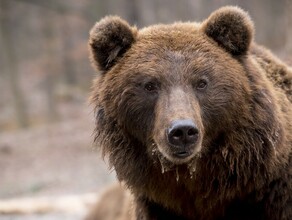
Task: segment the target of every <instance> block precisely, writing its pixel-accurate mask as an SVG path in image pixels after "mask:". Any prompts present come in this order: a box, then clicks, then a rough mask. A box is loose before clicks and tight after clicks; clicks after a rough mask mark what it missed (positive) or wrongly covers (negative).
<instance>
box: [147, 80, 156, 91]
mask: <svg viewBox="0 0 292 220" xmlns="http://www.w3.org/2000/svg"><path fill="white" fill-rule="evenodd" d="M144 89H145V90H146V91H147V92H155V91H157V90H158V86H157V84H156V83H154V82H147V83H146V84H145V85H144Z"/></svg>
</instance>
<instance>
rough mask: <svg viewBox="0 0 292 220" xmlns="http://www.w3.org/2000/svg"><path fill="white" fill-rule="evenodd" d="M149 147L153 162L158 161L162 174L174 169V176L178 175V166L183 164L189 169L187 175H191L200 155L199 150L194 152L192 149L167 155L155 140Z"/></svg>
mask: <svg viewBox="0 0 292 220" xmlns="http://www.w3.org/2000/svg"><path fill="white" fill-rule="evenodd" d="M151 148H152V151H151V152H152V158H153V159H154V161H155V163H157V161H158V163H159V164H160V166H161V173H162V174H164V173H166V172H169V171H176V176H178V175H179V173H178V170H179V169H178V168H179V167H182V166H184V167H187V169H188V170H189V171H188V172H189V177H190V178H192V177H193V174H194V173H195V171H196V167H197V161H198V159H199V158H200V157H201V154H200V153H199V152H198V153H195V154H194V153H193V152H192V151H178V152H176V153H175V155H172V156H169V155H168V154H167V153H164V152H161V151H160V149H161V148H160V147H159V146H158V144H156V143H155V142H152V144H151Z"/></svg>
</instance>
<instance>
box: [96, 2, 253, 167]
mask: <svg viewBox="0 0 292 220" xmlns="http://www.w3.org/2000/svg"><path fill="white" fill-rule="evenodd" d="M252 32H253V29H252V23H251V21H250V20H249V17H248V16H247V15H246V14H245V13H244V12H243V11H241V10H240V9H238V8H229V7H226V8H223V9H221V10H219V11H217V12H215V13H214V14H212V15H211V16H210V18H209V19H208V20H206V21H205V22H203V23H202V24H196V23H177V24H173V25H157V26H151V27H149V28H145V29H142V30H140V31H137V30H136V29H135V28H133V27H130V26H129V25H128V24H127V23H126V22H124V21H122V20H120V19H119V18H116V17H107V18H105V19H104V20H102V21H101V22H99V23H97V24H96V26H95V27H94V28H93V29H92V31H91V38H90V46H91V54H92V61H93V63H94V64H95V65H96V67H97V68H98V69H99V70H101V71H102V74H101V76H100V78H99V79H98V80H97V82H96V84H95V88H94V94H93V96H94V97H93V99H94V102H95V103H97V108H98V111H99V113H98V115H97V119H98V120H99V125H98V126H100V128H98V130H99V132H100V133H107V134H105V135H104V136H103V139H104V140H102V141H103V143H105V142H107V141H111V144H112V145H114V144H120V143H119V142H122V140H121V139H119V140H118V139H115V140H113V139H114V138H112V137H111V136H110V135H109V133H113V132H117V131H118V132H120V133H122V134H120V135H121V136H127V139H128V140H129V139H132V140H135V141H136V142H139V143H141V148H143V150H142V149H140V150H141V151H142V152H143V151H144V152H145V153H146V154H148V155H149V156H151V155H152V154H158V155H159V157H163V158H165V159H166V160H167V161H169V162H171V163H173V164H184V163H188V162H190V161H191V160H192V159H193V158H196V156H199V155H200V153H201V152H204V151H208V150H210V149H208V146H212V144H213V143H214V142H217V143H220V139H221V138H222V136H224V134H225V133H228V132H229V131H230V132H231V131H232V129H236V127H237V125H238V124H242V123H245V121H247V120H248V118H249V109H248V108H249V106H248V105H246V103H248V102H249V99H250V87H249V83H248V76H247V74H246V72H245V69H244V67H243V65H242V64H241V62H240V59H244V56H245V54H246V53H247V51H248V48H249V44H250V42H251V37H252ZM109 122H110V124H111V125H109ZM105 125H106V126H105ZM115 135H116V134H115Z"/></svg>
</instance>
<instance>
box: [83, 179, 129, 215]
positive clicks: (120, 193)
mask: <svg viewBox="0 0 292 220" xmlns="http://www.w3.org/2000/svg"><path fill="white" fill-rule="evenodd" d="M132 202H133V201H132V197H131V195H130V193H129V192H128V191H126V190H124V188H123V186H121V185H120V184H115V185H113V186H110V187H109V188H108V189H106V190H105V191H104V192H103V194H102V195H101V197H100V198H99V200H98V202H97V203H96V204H95V205H94V207H93V208H92V210H91V212H90V213H89V214H88V215H87V216H86V218H85V220H131V219H132V216H133V213H131V210H132Z"/></svg>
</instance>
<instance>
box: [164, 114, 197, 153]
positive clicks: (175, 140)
mask: <svg viewBox="0 0 292 220" xmlns="http://www.w3.org/2000/svg"><path fill="white" fill-rule="evenodd" d="M166 136H167V140H168V143H169V146H170V148H172V149H171V151H172V153H173V156H174V157H178V158H185V157H188V156H190V155H191V154H192V152H193V148H194V147H191V146H192V145H195V144H196V142H197V141H198V137H199V130H198V128H197V126H196V124H195V123H194V122H193V121H192V120H190V119H180V120H174V121H173V122H172V123H171V126H170V127H169V128H168V129H167V131H166Z"/></svg>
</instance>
